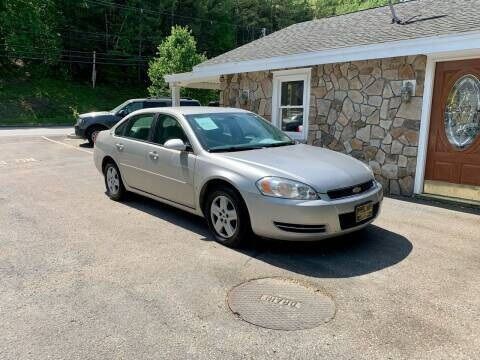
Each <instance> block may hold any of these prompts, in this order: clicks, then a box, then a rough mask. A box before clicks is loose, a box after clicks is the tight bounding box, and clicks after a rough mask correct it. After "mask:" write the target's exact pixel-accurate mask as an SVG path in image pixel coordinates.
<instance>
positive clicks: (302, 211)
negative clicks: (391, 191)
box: [244, 183, 383, 241]
mask: <svg viewBox="0 0 480 360" xmlns="http://www.w3.org/2000/svg"><path fill="white" fill-rule="evenodd" d="M325 197H326V196H325ZM244 198H245V201H246V203H247V208H248V211H249V214H250V221H251V225H252V230H253V232H254V233H255V234H257V235H259V236H262V237H267V238H272V239H278V240H294V241H295V240H297V241H309V240H320V239H326V238H330V237H334V236H339V235H342V234H347V233H350V232H354V231H357V230H359V229H361V228H363V227H365V226H367V225H368V224H370V223H371V222H373V221H374V220H375V219H376V218H377V217H378V215H379V214H380V207H381V203H382V200H383V189H382V186H381V185H380V184H378V183H377V184H376V186H375V187H373V188H372V189H370V190H368V191H366V192H364V193H362V194H359V195H356V196H350V197H346V198H343V199H337V200H329V199H319V200H310V201H299V200H287V199H279V198H274V197H268V196H263V195H261V194H253V193H248V194H246V195H244ZM369 202H371V203H372V204H373V216H372V217H371V218H369V219H366V220H365V221H362V222H360V223H357V222H356V218H355V211H356V207H357V206H359V205H363V204H366V203H369Z"/></svg>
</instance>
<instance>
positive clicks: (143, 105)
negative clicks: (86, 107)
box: [75, 98, 200, 144]
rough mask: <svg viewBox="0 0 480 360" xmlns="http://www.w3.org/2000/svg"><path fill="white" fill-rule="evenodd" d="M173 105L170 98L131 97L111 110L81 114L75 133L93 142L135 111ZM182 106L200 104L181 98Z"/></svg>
mask: <svg viewBox="0 0 480 360" xmlns="http://www.w3.org/2000/svg"><path fill="white" fill-rule="evenodd" d="M167 106H172V99H170V98H148V99H131V100H128V101H125V102H124V103H123V104H121V105H119V106H117V107H116V108H115V109H113V110H111V111H100V112H91V113H87V114H81V115H80V116H79V117H78V120H77V123H76V124H75V135H77V136H80V137H82V138H83V139H87V140H88V142H89V143H91V144H93V143H94V142H95V139H96V137H97V135H98V133H99V132H100V131H102V130H108V129H110V128H111V127H112V126H113V125H115V124H116V123H117V122H119V121H120V120H122V119H123V118H124V117H125V116H127V115H128V114H130V113H131V112H133V111H136V110H140V109H147V108H156V107H167ZM180 106H200V103H199V102H198V101H197V100H193V99H180Z"/></svg>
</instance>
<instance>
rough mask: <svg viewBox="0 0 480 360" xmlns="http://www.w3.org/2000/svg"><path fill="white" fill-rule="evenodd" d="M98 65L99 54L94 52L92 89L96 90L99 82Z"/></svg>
mask: <svg viewBox="0 0 480 360" xmlns="http://www.w3.org/2000/svg"><path fill="white" fill-rule="evenodd" d="M96 64H97V52H96V51H94V52H93V67H92V88H93V89H95V82H96V81H97V69H96V67H95V65H96Z"/></svg>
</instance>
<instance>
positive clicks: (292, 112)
mask: <svg viewBox="0 0 480 360" xmlns="http://www.w3.org/2000/svg"><path fill="white" fill-rule="evenodd" d="M308 97H309V73H307V72H305V73H299V74H288V73H287V74H285V75H275V76H274V101H273V106H274V109H273V123H274V125H276V126H277V127H278V128H280V129H281V130H282V131H284V132H286V133H287V134H288V135H289V136H290V137H292V138H293V139H295V140H301V141H302V140H306V138H307V133H308V132H307V131H308V129H307V127H308Z"/></svg>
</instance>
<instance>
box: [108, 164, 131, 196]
mask: <svg viewBox="0 0 480 360" xmlns="http://www.w3.org/2000/svg"><path fill="white" fill-rule="evenodd" d="M104 175H105V187H106V188H107V195H108V197H109V198H110V199H112V200H115V201H120V200H122V198H123V197H124V196H125V192H126V191H125V187H124V186H123V181H122V177H121V175H120V171H118V168H117V166H116V165H115V164H113V163H111V162H109V163H108V164H107V165H105V169H104Z"/></svg>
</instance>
